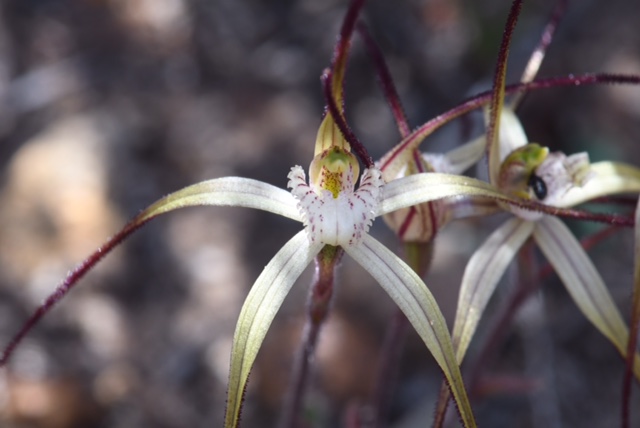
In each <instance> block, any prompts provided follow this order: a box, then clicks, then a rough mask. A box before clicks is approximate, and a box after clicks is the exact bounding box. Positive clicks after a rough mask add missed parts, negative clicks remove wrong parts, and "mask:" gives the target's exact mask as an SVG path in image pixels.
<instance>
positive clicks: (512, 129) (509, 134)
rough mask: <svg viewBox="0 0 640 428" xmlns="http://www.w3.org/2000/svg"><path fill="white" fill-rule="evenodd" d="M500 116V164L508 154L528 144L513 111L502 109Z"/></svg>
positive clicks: (506, 108)
mask: <svg viewBox="0 0 640 428" xmlns="http://www.w3.org/2000/svg"><path fill="white" fill-rule="evenodd" d="M500 116H501V117H500V142H499V154H500V162H501V163H502V161H504V159H505V158H506V157H507V156H509V153H511V152H512V151H514V150H516V149H519V148H520V147H522V146H526V145H527V144H529V139H528V138H527V134H525V132H524V128H522V123H520V119H518V116H516V114H515V113H514V112H513V110H511V109H510V108H508V107H503V109H502V113H501V114H500Z"/></svg>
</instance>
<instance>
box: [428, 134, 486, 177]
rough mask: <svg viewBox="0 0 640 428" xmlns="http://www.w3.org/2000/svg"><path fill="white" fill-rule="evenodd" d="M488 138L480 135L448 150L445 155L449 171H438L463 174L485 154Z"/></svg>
mask: <svg viewBox="0 0 640 428" xmlns="http://www.w3.org/2000/svg"><path fill="white" fill-rule="evenodd" d="M486 143H487V140H486V138H485V137H484V136H481V137H478V138H476V139H475V140H472V141H470V142H468V143H466V144H463V145H462V146H460V147H456V148H455V149H453V150H450V151H448V152H447V153H446V154H445V155H444V157H445V158H446V159H447V161H448V163H449V165H450V167H449V171H440V170H438V169H437V168H436V170H437V171H438V172H450V173H451V174H461V173H463V172H464V171H466V170H467V169H469V168H470V167H471V166H473V165H475V164H476V163H477V162H478V161H479V160H480V159H481V158H482V156H484V149H485V146H486Z"/></svg>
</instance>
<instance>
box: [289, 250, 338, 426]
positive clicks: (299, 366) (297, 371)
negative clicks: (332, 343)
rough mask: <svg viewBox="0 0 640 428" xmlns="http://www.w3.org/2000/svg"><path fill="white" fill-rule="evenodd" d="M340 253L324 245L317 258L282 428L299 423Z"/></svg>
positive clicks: (328, 308)
mask: <svg viewBox="0 0 640 428" xmlns="http://www.w3.org/2000/svg"><path fill="white" fill-rule="evenodd" d="M342 254H343V250H342V249H341V248H339V247H333V246H330V245H327V246H325V247H324V248H323V249H322V251H320V253H319V254H318V256H317V257H316V275H315V278H314V280H313V285H312V286H311V289H310V290H309V297H308V300H307V318H306V321H305V326H304V330H303V333H302V341H301V343H300V348H299V349H298V352H297V355H296V360H295V363H294V367H293V372H292V376H291V384H290V386H289V391H288V393H287V397H286V398H285V403H284V411H283V414H282V415H283V416H282V419H281V422H280V427H281V428H296V427H299V426H301V421H300V410H301V409H302V406H303V402H304V396H305V391H306V389H307V384H308V380H309V369H310V366H311V359H312V357H313V353H314V351H315V348H316V345H317V343H318V337H319V335H320V329H321V328H322V325H323V324H324V321H325V320H326V318H327V315H328V314H329V310H330V309H331V301H332V297H333V286H334V283H335V270H336V267H337V266H338V262H339V260H340V258H341V257H342Z"/></svg>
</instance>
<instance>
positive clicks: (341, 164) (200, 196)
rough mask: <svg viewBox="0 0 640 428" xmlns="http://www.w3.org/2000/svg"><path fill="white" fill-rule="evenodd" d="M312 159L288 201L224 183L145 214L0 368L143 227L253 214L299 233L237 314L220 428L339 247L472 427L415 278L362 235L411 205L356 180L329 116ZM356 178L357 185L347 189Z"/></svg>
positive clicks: (370, 177)
mask: <svg viewBox="0 0 640 428" xmlns="http://www.w3.org/2000/svg"><path fill="white" fill-rule="evenodd" d="M316 153H317V154H316V156H315V157H314V159H313V161H312V162H311V166H310V168H309V176H310V177H309V181H307V179H306V177H305V173H304V170H303V169H302V167H300V166H294V167H293V168H292V169H291V171H290V172H289V174H288V178H289V182H288V186H289V187H290V188H291V192H288V191H286V190H284V189H281V188H278V187H275V186H273V185H270V184H268V183H264V182H261V181H256V180H252V179H249V178H240V177H224V178H217V179H212V180H208V181H203V182H200V183H197V184H194V185H191V186H188V187H186V188H184V189H182V190H179V191H177V192H175V193H172V194H170V195H168V196H166V197H164V198H162V199H160V200H159V201H157V202H156V203H154V204H152V205H151V206H149V207H148V208H147V209H145V210H144V211H142V212H141V213H140V214H139V215H138V216H136V217H135V218H134V219H133V220H132V221H131V222H130V223H129V224H127V225H126V226H125V227H124V228H123V229H122V230H121V231H120V232H119V233H118V234H116V235H115V236H114V237H112V238H111V239H110V240H109V241H107V242H106V243H105V244H104V245H103V246H101V247H100V248H99V249H98V250H97V251H96V252H95V253H94V254H92V255H91V256H89V257H88V258H87V259H86V260H85V261H84V262H83V263H81V264H80V265H79V266H78V267H77V268H76V269H75V270H74V271H72V272H71V273H70V274H69V276H68V277H67V278H66V279H65V280H64V281H63V282H62V283H61V284H60V285H59V286H58V288H57V289H56V290H55V291H54V292H53V293H52V295H51V296H50V297H49V298H48V299H47V300H46V301H45V302H44V303H43V304H42V306H41V307H40V308H38V310H37V311H36V312H35V313H34V314H33V315H32V317H31V318H30V319H29V320H28V321H27V322H26V324H25V325H24V327H23V328H22V329H21V330H20V331H19V332H18V334H17V335H16V336H15V337H14V339H13V340H12V341H11V342H10V343H9V345H8V346H7V347H6V348H5V351H4V353H3V355H2V358H1V359H0V365H3V364H5V363H6V361H7V359H8V358H9V357H10V355H11V354H12V353H13V351H14V349H15V348H16V346H17V345H18V344H19V342H20V341H21V340H22V338H23V337H24V336H25V335H26V334H27V333H28V332H29V330H30V329H31V328H32V327H33V326H34V325H35V324H36V323H37V322H38V321H39V320H40V318H42V316H44V314H45V313H46V312H48V310H50V309H51V308H52V307H53V306H54V305H55V304H56V303H57V302H59V301H60V300H61V299H62V298H63V297H64V295H66V293H67V292H68V291H70V290H71V288H72V287H73V286H75V285H76V284H77V282H78V280H79V279H80V278H81V277H83V276H84V275H85V274H86V273H87V272H88V271H89V270H90V269H91V268H92V267H93V266H95V264H96V263H97V262H98V261H100V260H101V259H102V258H103V257H104V256H105V255H106V254H107V253H109V252H110V251H111V250H112V249H113V248H115V246H117V245H118V244H119V243H120V242H122V241H123V240H124V239H125V238H126V237H128V236H129V235H130V234H131V233H132V232H134V231H135V230H137V229H138V228H140V227H141V226H142V225H144V224H146V223H147V222H148V221H150V220H152V219H154V218H155V217H158V216H159V215H161V214H165V213H167V212H170V211H173V210H176V209H179V208H186V207H192V206H203V205H208V206H235V207H246V208H255V209H260V210H264V211H268V212H272V213H274V214H278V215H281V216H284V217H287V218H290V219H292V220H294V221H298V222H300V223H302V224H303V225H304V228H303V229H302V230H301V231H300V232H299V233H297V234H296V235H295V236H294V237H293V238H291V239H290V240H289V241H288V242H287V243H286V244H284V246H283V247H282V248H281V249H280V251H278V253H277V254H276V255H275V256H274V257H273V259H272V260H271V261H270V262H269V263H268V264H267V266H266V267H265V268H264V270H263V271H262V273H261V274H260V276H259V277H258V279H257V280H256V281H255V283H254V284H253V286H252V288H251V290H250V292H249V294H248V296H247V298H246V300H245V302H244V304H243V307H242V309H241V312H240V315H239V319H238V323H237V326H236V331H235V335H234V339H233V346H232V354H231V364H230V375H229V389H228V399H227V410H226V416H225V427H235V426H237V424H238V421H239V416H240V409H241V404H242V398H243V394H244V390H245V386H246V383H247V379H248V376H249V372H250V370H251V367H252V366H253V363H254V361H255V358H256V356H257V354H258V350H259V349H260V347H261V344H262V342H263V340H264V338H265V335H266V333H267V331H268V329H269V326H270V325H271V322H272V321H273V319H274V317H275V315H276V313H277V312H278V310H279V308H280V306H281V305H282V303H283V301H284V299H285V297H286V296H287V294H288V293H289V290H290V289H291V287H292V286H293V284H294V283H295V282H296V280H297V279H298V278H299V277H300V275H301V273H302V272H303V271H304V269H305V268H306V267H307V266H308V265H309V264H310V263H311V262H312V261H313V259H314V258H315V257H316V256H317V255H318V254H319V253H320V251H321V250H322V249H323V248H325V247H327V246H329V247H340V248H342V249H343V250H344V252H345V253H347V254H348V255H349V256H351V257H352V258H353V259H354V260H355V261H356V262H358V263H359V264H360V265H361V266H362V267H363V268H364V269H365V270H366V271H367V272H369V274H370V275H371V276H373V277H374V278H375V279H376V280H377V281H378V283H379V284H380V286H382V287H383V289H384V290H385V291H386V292H387V293H388V294H389V295H390V297H391V298H392V299H393V300H394V301H395V303H396V304H397V305H398V306H399V307H400V309H401V310H402V311H403V312H404V314H405V315H406V316H407V318H408V319H409V321H410V323H411V324H412V325H413V327H414V328H415V329H416V331H417V332H418V334H419V335H420V337H421V338H422V339H423V341H424V342H425V344H426V346H427V348H428V349H429V351H430V352H431V354H432V355H433V356H434V358H435V360H436V362H437V363H438V365H439V366H440V367H441V369H442V370H443V372H444V374H445V377H446V378H447V381H448V383H449V384H450V385H451V391H452V394H453V396H454V397H455V400H456V402H457V404H458V407H459V411H460V415H461V418H462V420H463V423H464V426H465V427H475V421H474V418H473V414H472V411H471V407H470V405H469V401H468V398H467V395H466V392H465V389H464V385H463V382H462V377H461V374H460V370H459V367H458V364H457V363H456V359H455V356H454V351H453V346H452V342H451V337H450V333H449V330H448V328H447V325H446V322H445V319H444V317H443V316H442V314H441V312H440V309H439V307H438V304H437V303H436V301H435V299H434V297H433V296H432V294H431V292H430V291H429V289H428V288H427V287H426V286H425V284H424V282H423V281H422V280H421V279H420V277H419V276H418V275H417V274H416V273H415V272H414V271H413V270H412V269H411V268H410V267H409V266H408V265H406V264H405V263H404V262H403V261H402V260H401V259H400V258H398V257H397V256H396V255H395V254H394V253H393V252H392V251H391V250H389V249H388V248H386V247H385V246H384V245H382V244H381V243H380V242H379V241H378V240H376V239H375V238H373V237H372V236H370V235H369V233H368V232H369V227H370V225H371V223H372V221H374V220H375V218H376V217H378V216H381V215H384V214H387V213H390V212H392V211H395V210H398V209H402V208H406V207H407V206H410V205H413V204H414V203H415V202H414V199H413V198H412V197H411V196H408V197H406V198H403V195H404V193H405V192H404V191H403V190H402V188H400V189H399V188H398V187H397V184H396V185H394V186H392V188H391V192H387V191H386V187H387V186H386V185H385V184H384V181H383V180H382V174H381V172H380V170H379V169H378V168H376V167H375V166H373V165H372V166H370V167H368V168H366V169H365V170H364V171H363V173H362V175H361V176H360V177H359V175H360V174H359V165H358V161H357V159H356V157H355V156H354V155H353V154H352V153H351V151H350V147H349V144H348V143H347V142H346V141H345V140H344V138H343V137H342V135H341V134H340V132H339V131H338V130H337V128H335V124H334V122H333V119H332V116H331V115H330V114H327V115H326V116H325V119H324V121H323V123H322V125H321V127H320V131H319V132H318V140H317V143H316ZM358 177H359V178H360V185H359V186H358V187H357V188H356V185H355V184H356V181H357V179H358ZM401 182H402V180H395V181H394V183H398V184H401ZM411 187H412V186H411ZM394 189H395V190H394ZM406 189H407V190H409V189H410V188H406ZM427 193H428V192H425V195H423V198H422V199H424V200H434V199H438V198H439V197H440V196H439V195H438V194H437V192H436V193H435V194H433V195H428V194H427Z"/></svg>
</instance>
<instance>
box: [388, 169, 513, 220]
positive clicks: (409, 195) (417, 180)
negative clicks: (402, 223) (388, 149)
mask: <svg viewBox="0 0 640 428" xmlns="http://www.w3.org/2000/svg"><path fill="white" fill-rule="evenodd" d="M459 196H477V197H486V198H492V199H499V200H505V201H506V200H508V199H509V198H508V197H507V196H505V195H503V194H502V193H501V192H499V191H498V190H497V189H496V188H495V187H493V186H492V185H490V184H489V183H487V182H484V181H480V180H476V179H475V178H470V177H463V176H459V175H452V174H440V173H435V172H431V173H425V174H413V175H409V176H406V177H401V178H398V179H396V180H393V181H391V182H390V183H387V184H386V185H385V186H384V187H383V188H382V202H381V204H380V207H379V208H378V215H383V214H387V213H390V212H392V211H395V210H398V209H401V208H406V207H410V206H412V205H417V204H421V203H423V202H429V201H433V200H437V199H443V198H450V197H459Z"/></svg>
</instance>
